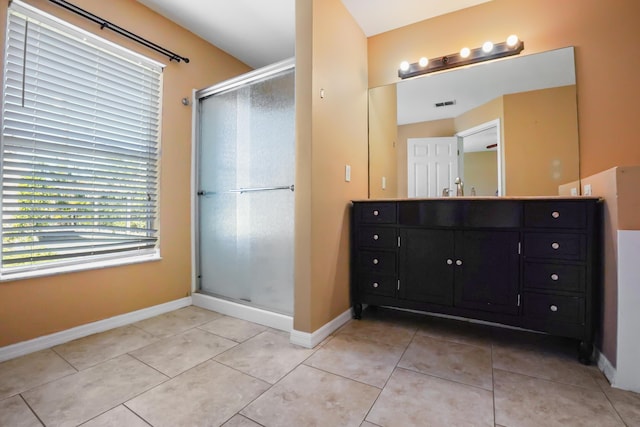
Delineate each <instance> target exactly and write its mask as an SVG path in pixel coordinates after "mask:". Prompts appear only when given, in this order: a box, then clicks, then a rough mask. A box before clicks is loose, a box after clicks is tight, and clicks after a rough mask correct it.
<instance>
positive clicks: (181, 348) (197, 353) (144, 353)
mask: <svg viewBox="0 0 640 427" xmlns="http://www.w3.org/2000/svg"><path fill="white" fill-rule="evenodd" d="M236 345H238V343H236V342H235V341H231V340H228V339H226V338H222V337H219V336H217V335H214V334H210V333H209V332H206V331H202V330H200V329H197V328H195V329H190V330H188V331H186V332H182V333H181V334H178V335H175V336H172V337H169V338H165V339H163V340H162V341H158V342H156V343H154V344H151V345H150V346H147V347H145V348H141V349H140V350H136V351H134V352H132V353H131V355H132V356H133V357H135V358H136V359H139V360H141V361H143V362H144V363H146V364H147V365H150V366H152V367H154V368H156V369H157V370H159V371H160V372H162V373H163V374H165V375H168V376H170V377H175V376H176V375H178V374H180V373H182V372H184V371H186V370H187V369H191V368H193V367H194V366H196V365H199V364H200V363H202V362H205V361H207V360H209V359H211V358H212V357H214V356H217V355H218V354H220V353H222V352H224V351H226V350H228V349H230V348H231V347H233V346H236Z"/></svg>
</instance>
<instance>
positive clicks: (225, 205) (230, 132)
mask: <svg viewBox="0 0 640 427" xmlns="http://www.w3.org/2000/svg"><path fill="white" fill-rule="evenodd" d="M196 107H197V110H196V112H195V120H196V135H197V136H196V138H197V140H196V149H195V156H196V162H195V168H196V174H195V175H196V191H197V198H196V206H195V212H196V218H195V219H196V226H195V230H196V233H195V234H196V236H195V237H196V248H195V249H196V278H197V288H198V292H200V293H201V294H205V295H209V296H213V297H215V298H216V299H221V300H226V301H231V302H233V303H239V304H242V305H244V306H249V307H253V308H257V309H262V310H265V311H268V312H275V313H280V314H283V315H287V316H291V315H292V314H293V232H294V223H293V215H294V194H295V193H294V185H293V183H294V167H295V141H294V138H295V135H294V124H295V123H294V122H295V116H294V114H295V106H294V62H293V60H289V61H284V62H281V63H278V64H274V65H272V66H269V67H265V68H262V69H259V70H256V71H253V72H251V73H248V74H246V75H243V76H240V77H238V78H235V79H232V80H229V81H227V82H224V83H221V84H217V85H215V86H213V87H210V88H207V89H203V90H200V91H198V92H196ZM236 305H237V304H236ZM227 314H228V313H227ZM238 317H243V316H242V315H238ZM251 320H255V319H251ZM263 323H266V322H263Z"/></svg>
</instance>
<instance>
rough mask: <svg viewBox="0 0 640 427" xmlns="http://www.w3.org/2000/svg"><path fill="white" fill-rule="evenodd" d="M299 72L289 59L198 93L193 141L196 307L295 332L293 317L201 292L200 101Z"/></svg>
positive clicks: (193, 284) (195, 94) (194, 99)
mask: <svg viewBox="0 0 640 427" xmlns="http://www.w3.org/2000/svg"><path fill="white" fill-rule="evenodd" d="M293 69H295V58H289V59H286V60H284V61H280V62H277V63H275V64H272V65H268V66H266V67H262V68H259V69H257V70H254V71H250V72H248V73H245V74H242V75H240V76H238V77H234V78H232V79H229V80H225V81H224V82H221V83H218V84H215V85H213V86H210V87H207V88H204V89H200V90H194V91H193V96H192V103H191V105H192V138H191V139H192V141H191V224H192V225H191V272H192V273H191V296H192V300H193V304H194V305H196V306H200V307H203V308H208V309H212V310H215V311H218V312H220V313H222V314H226V315H231V316H235V317H239V318H241V319H244V320H249V321H252V322H256V323H260V324H263V325H266V326H270V327H272V328H276V329H281V330H284V331H291V330H292V329H293V316H289V315H286V314H280V313H276V312H271V311H268V310H266V309H261V308H257V307H252V306H250V305H244V304H240V303H238V302H234V301H231V300H227V299H223V298H218V297H215V296H210V295H205V294H202V293H199V292H198V291H199V288H198V284H199V274H200V215H199V212H200V202H199V200H198V199H199V197H198V195H197V192H198V188H200V182H199V180H200V177H199V171H200V163H199V158H198V157H199V156H198V152H199V148H200V143H201V141H200V132H199V129H198V117H199V115H200V99H202V98H207V97H210V96H213V95H216V94H218V93H222V92H227V91H229V90H232V89H235V88H238V87H241V86H244V85H247V84H250V83H252V82H255V81H259V80H264V79H265V78H268V77H270V76H273V75H276V74H279V73H281V72H283V71H287V70H293Z"/></svg>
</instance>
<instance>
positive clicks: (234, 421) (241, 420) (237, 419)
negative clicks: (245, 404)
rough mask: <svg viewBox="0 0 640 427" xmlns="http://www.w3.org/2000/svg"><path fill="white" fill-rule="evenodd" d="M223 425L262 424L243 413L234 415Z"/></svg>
mask: <svg viewBox="0 0 640 427" xmlns="http://www.w3.org/2000/svg"><path fill="white" fill-rule="evenodd" d="M222 427H261V426H260V424H258V423H254V422H253V421H251V420H250V419H249V418H246V417H243V416H242V415H234V416H233V418H231V419H230V420H229V421H227V422H226V423H224V424H222Z"/></svg>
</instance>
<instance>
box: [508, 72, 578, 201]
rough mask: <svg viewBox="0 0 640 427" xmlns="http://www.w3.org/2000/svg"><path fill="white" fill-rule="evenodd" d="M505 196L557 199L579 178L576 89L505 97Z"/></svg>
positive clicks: (552, 89) (551, 89)
mask: <svg viewBox="0 0 640 427" xmlns="http://www.w3.org/2000/svg"><path fill="white" fill-rule="evenodd" d="M503 98H504V122H503V124H502V129H503V138H502V141H503V143H504V158H505V182H506V192H505V194H506V195H508V196H547V195H555V194H557V191H558V186H559V185H561V184H564V183H567V182H572V181H574V180H577V179H578V178H579V177H580V175H579V170H578V167H579V164H578V158H579V150H578V133H577V129H578V124H577V122H576V120H577V113H576V88H575V85H571V86H563V87H556V88H550V89H542V90H534V91H530V92H521V93H516V94H511V95H505V96H504V97H503Z"/></svg>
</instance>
